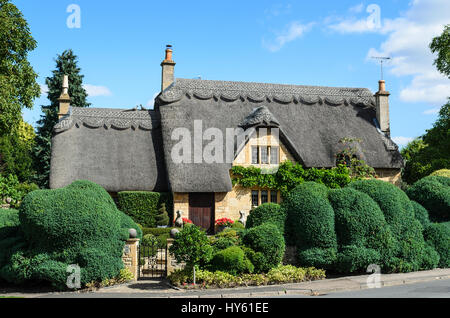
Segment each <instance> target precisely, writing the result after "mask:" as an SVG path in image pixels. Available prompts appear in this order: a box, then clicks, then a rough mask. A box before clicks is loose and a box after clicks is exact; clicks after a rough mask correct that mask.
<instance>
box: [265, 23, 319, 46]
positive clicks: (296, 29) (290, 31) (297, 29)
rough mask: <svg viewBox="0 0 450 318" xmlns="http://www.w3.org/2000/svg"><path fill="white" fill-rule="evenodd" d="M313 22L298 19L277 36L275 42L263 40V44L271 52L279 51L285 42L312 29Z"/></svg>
mask: <svg viewBox="0 0 450 318" xmlns="http://www.w3.org/2000/svg"><path fill="white" fill-rule="evenodd" d="M313 25H314V23H313V22H310V23H308V24H301V23H299V22H297V21H294V22H291V23H290V24H289V26H288V28H287V29H286V30H285V31H284V32H281V33H280V34H278V35H277V36H276V38H275V39H274V40H273V42H271V43H268V42H266V41H264V40H263V45H264V46H265V47H266V48H267V49H268V50H269V51H271V52H276V51H279V50H280V49H281V48H282V47H283V46H284V45H285V44H287V43H289V42H292V41H294V40H296V39H298V38H299V37H301V36H302V35H303V34H305V33H306V32H308V31H309V30H311V28H312V26H313Z"/></svg>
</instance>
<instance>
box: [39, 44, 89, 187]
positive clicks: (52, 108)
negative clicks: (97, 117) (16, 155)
mask: <svg viewBox="0 0 450 318" xmlns="http://www.w3.org/2000/svg"><path fill="white" fill-rule="evenodd" d="M55 62H56V69H55V70H53V72H52V73H53V76H52V77H47V78H46V80H45V84H46V85H47V87H48V94H47V98H48V99H49V100H50V105H46V106H41V109H42V112H43V115H41V118H40V119H39V120H38V122H37V125H38V127H37V133H36V140H35V147H34V149H33V159H34V166H35V170H36V176H35V180H34V181H35V182H36V183H37V184H38V185H39V186H40V187H41V188H48V186H49V175H50V157H51V140H52V131H53V126H55V124H56V123H57V122H58V109H59V101H58V98H59V96H60V95H61V92H62V81H63V76H64V75H68V76H69V95H70V98H71V101H70V105H71V106H72V107H89V106H90V103H88V102H87V99H86V98H87V93H86V90H85V89H84V88H83V86H82V83H83V77H84V76H83V75H81V73H80V72H81V69H80V68H79V67H78V65H77V63H78V58H77V56H76V55H75V54H74V53H73V51H72V50H66V51H64V52H63V53H62V54H61V55H58V56H57V58H56V60H55Z"/></svg>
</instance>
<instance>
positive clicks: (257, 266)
mask: <svg viewBox="0 0 450 318" xmlns="http://www.w3.org/2000/svg"><path fill="white" fill-rule="evenodd" d="M240 248H241V249H242V250H243V251H244V253H245V257H247V258H248V259H249V260H250V262H251V263H252V264H253V266H254V272H255V273H262V272H264V271H265V270H266V268H267V265H266V262H267V261H266V257H265V256H264V254H263V253H261V252H255V251H254V250H252V249H251V248H250V247H247V246H240Z"/></svg>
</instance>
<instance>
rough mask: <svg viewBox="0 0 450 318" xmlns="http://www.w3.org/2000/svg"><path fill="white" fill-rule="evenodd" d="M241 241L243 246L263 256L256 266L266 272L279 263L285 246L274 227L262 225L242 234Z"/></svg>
mask: <svg viewBox="0 0 450 318" xmlns="http://www.w3.org/2000/svg"><path fill="white" fill-rule="evenodd" d="M242 241H243V243H244V245H246V246H248V247H250V248H251V249H252V250H254V251H255V252H261V254H262V255H263V256H264V259H263V260H261V261H262V264H259V266H258V267H259V269H260V270H262V271H268V270H270V269H271V268H273V267H275V266H277V265H279V264H280V263H281V261H282V259H283V256H284V251H285V249H286V246H285V242H284V238H283V235H282V234H281V232H280V231H279V230H278V228H277V226H276V225H274V224H272V223H264V224H262V225H259V226H256V227H253V228H251V229H249V230H247V231H246V232H245V233H244V237H243V238H242Z"/></svg>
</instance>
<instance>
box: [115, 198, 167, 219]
mask: <svg viewBox="0 0 450 318" xmlns="http://www.w3.org/2000/svg"><path fill="white" fill-rule="evenodd" d="M172 200H173V199H172V194H171V193H169V192H150V191H122V192H119V193H117V206H118V208H119V210H121V211H123V212H124V213H125V214H127V215H129V216H131V217H132V218H133V220H134V221H135V222H136V223H139V224H141V225H142V226H143V227H156V219H155V217H156V215H157V214H158V210H159V208H160V207H161V204H162V203H165V205H166V209H167V213H168V214H169V218H170V220H172V218H173V204H172V202H173V201H172Z"/></svg>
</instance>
